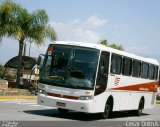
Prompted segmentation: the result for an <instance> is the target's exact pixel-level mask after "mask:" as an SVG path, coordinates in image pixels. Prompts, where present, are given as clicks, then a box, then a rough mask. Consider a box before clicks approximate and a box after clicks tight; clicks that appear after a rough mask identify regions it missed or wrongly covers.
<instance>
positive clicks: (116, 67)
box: [111, 54, 122, 74]
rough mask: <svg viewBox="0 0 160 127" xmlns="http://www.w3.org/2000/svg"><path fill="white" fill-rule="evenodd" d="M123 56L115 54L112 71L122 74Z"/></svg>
mask: <svg viewBox="0 0 160 127" xmlns="http://www.w3.org/2000/svg"><path fill="white" fill-rule="evenodd" d="M121 66H122V56H120V55H116V54H113V55H112V62H111V73H112V74H121Z"/></svg>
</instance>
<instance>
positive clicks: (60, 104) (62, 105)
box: [57, 102, 66, 107]
mask: <svg viewBox="0 0 160 127" xmlns="http://www.w3.org/2000/svg"><path fill="white" fill-rule="evenodd" d="M57 106H61V107H65V106H66V104H65V103H62V102H57Z"/></svg>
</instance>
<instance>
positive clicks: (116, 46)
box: [109, 44, 124, 51]
mask: <svg viewBox="0 0 160 127" xmlns="http://www.w3.org/2000/svg"><path fill="white" fill-rule="evenodd" d="M109 47H111V48H114V49H118V50H121V51H124V49H123V47H122V46H121V45H116V44H111V45H109Z"/></svg>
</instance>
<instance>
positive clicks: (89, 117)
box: [23, 109, 150, 121]
mask: <svg viewBox="0 0 160 127" xmlns="http://www.w3.org/2000/svg"><path fill="white" fill-rule="evenodd" d="M23 112H24V113H27V114H32V115H38V116H46V117H53V118H54V117H55V118H61V119H62V120H63V119H65V120H66V119H68V120H79V121H94V120H103V119H102V118H101V115H100V114H89V113H83V112H75V111H69V112H68V113H66V114H63V115H62V114H59V112H58V111H57V109H44V110H26V111H23ZM146 115H150V114H145V113H142V117H143V116H146ZM127 117H136V116H134V115H133V114H131V113H129V112H113V114H112V117H111V118H109V119H107V120H109V121H110V120H116V119H117V120H118V119H120V118H127ZM137 117H138V116H137ZM124 120H125V119H124ZM124 120H123V121H124Z"/></svg>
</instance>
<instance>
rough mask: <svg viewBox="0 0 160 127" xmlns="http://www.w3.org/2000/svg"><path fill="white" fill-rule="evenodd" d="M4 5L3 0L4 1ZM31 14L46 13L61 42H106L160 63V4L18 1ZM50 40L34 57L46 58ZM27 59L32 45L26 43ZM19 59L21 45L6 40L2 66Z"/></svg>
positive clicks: (0, 49) (0, 45)
mask: <svg viewBox="0 0 160 127" xmlns="http://www.w3.org/2000/svg"><path fill="white" fill-rule="evenodd" d="M0 1H2V0H0ZM15 2H17V3H20V4H21V5H22V6H23V7H25V8H26V9H27V10H28V11H29V12H33V11H35V10H37V9H45V10H46V12H47V14H48V16H49V24H51V25H52V26H53V27H54V29H55V31H56V33H57V36H58V40H59V41H82V42H87V43H98V42H99V41H100V40H102V39H106V40H108V42H109V43H110V44H112V43H115V44H117V45H121V46H122V47H123V48H124V49H125V51H127V52H130V53H134V54H137V55H140V56H143V57H150V58H155V59H157V60H158V61H160V0H33V1H30V0H15ZM49 43H52V42H50V41H49V40H46V41H45V43H44V44H43V45H42V46H39V47H38V48H37V47H36V46H35V45H34V44H32V45H31V56H33V57H38V55H39V54H44V53H45V52H46V50H47V47H48V44H49ZM26 44H27V49H26V55H29V53H28V52H29V43H28V42H26ZM16 55H18V41H17V40H15V39H12V38H7V37H4V38H3V40H2V42H0V63H1V64H5V63H6V62H7V61H8V60H9V59H10V58H12V57H14V56H16Z"/></svg>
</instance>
